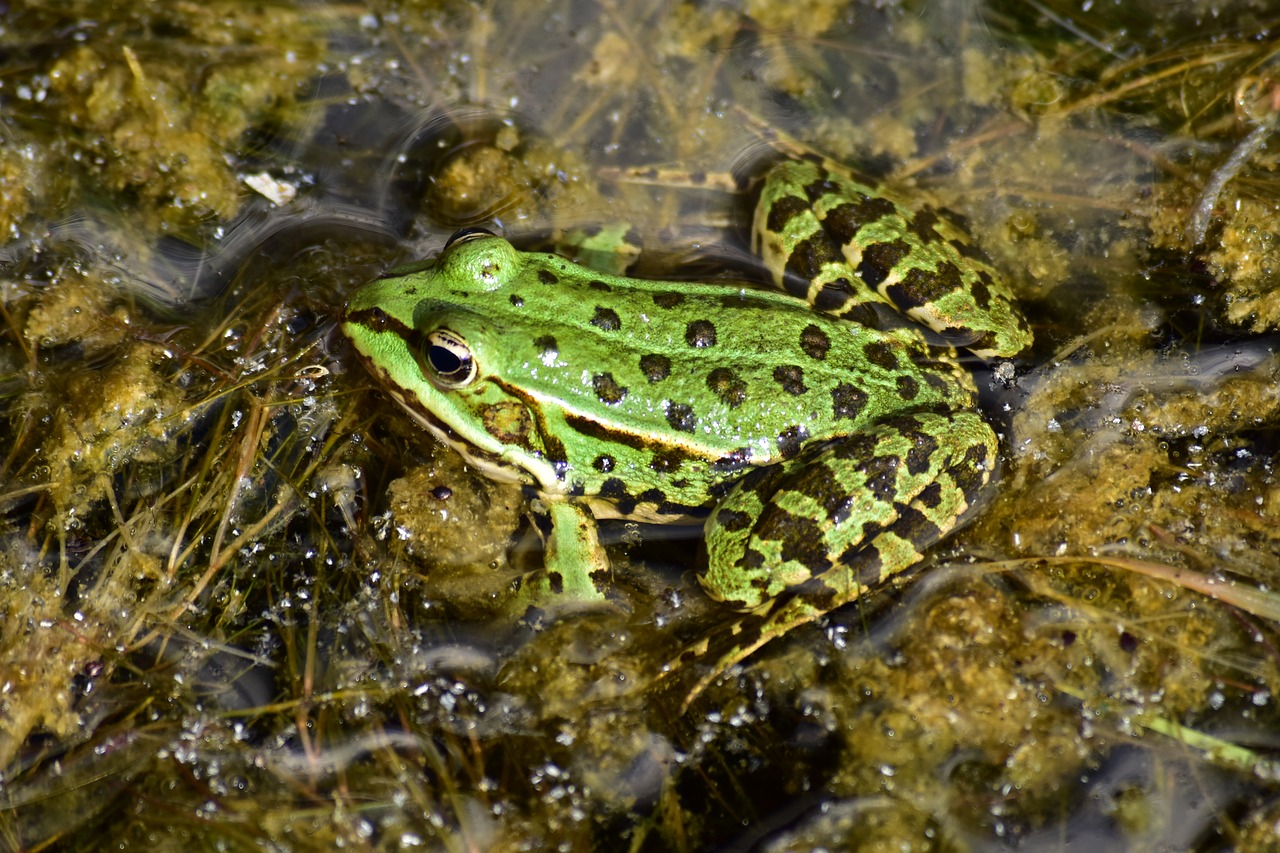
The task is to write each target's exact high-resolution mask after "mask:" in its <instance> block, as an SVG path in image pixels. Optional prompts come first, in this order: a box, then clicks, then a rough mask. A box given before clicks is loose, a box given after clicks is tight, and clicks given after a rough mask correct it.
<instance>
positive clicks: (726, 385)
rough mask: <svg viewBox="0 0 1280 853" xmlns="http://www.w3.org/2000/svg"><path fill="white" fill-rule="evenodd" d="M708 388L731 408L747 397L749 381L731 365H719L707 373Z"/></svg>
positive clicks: (740, 403) (739, 404) (734, 407)
mask: <svg viewBox="0 0 1280 853" xmlns="http://www.w3.org/2000/svg"><path fill="white" fill-rule="evenodd" d="M707 388H708V389H710V391H711V393H713V394H715V395H716V397H717V398H719V400H720V402H722V403H724V404H725V405H726V406H728V407H729V408H731V409H736V408H738V407H739V406H741V405H742V402H743V401H744V400H746V399H747V383H746V382H744V381H743V379H742V377H741V376H739V375H738V372H737V371H736V370H734V369H733V368H731V367H717V368H716V369H715V370H713V371H711V372H710V373H708V374H707Z"/></svg>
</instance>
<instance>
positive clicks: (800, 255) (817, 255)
mask: <svg viewBox="0 0 1280 853" xmlns="http://www.w3.org/2000/svg"><path fill="white" fill-rule="evenodd" d="M843 259H844V255H842V254H841V252H840V248H839V247H838V246H837V245H836V244H835V242H834V241H833V240H832V239H831V238H830V237H828V236H827V233H826V232H825V231H817V232H815V233H814V234H812V235H811V236H810V237H809V238H808V239H807V240H801V241H800V242H799V243H797V244H796V247H795V249H793V250H792V252H791V255H790V256H789V257H788V258H787V264H786V272H787V274H788V275H790V276H794V277H795V278H797V279H799V280H800V281H802V282H805V285H806V288H807V286H808V282H810V281H813V279H814V278H816V277H817V275H818V273H820V272H822V268H823V267H824V266H826V265H827V264H831V263H838V262H840V261H842V260H843Z"/></svg>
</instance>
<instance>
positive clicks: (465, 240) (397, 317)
mask: <svg viewBox="0 0 1280 853" xmlns="http://www.w3.org/2000/svg"><path fill="white" fill-rule="evenodd" d="M521 263H522V258H521V255H520V253H518V252H516V251H515V250H514V249H513V248H512V247H511V244H510V243H508V242H507V241H506V240H503V239H502V238H500V237H495V236H494V235H492V234H489V233H488V232H460V233H459V234H457V235H455V236H454V238H453V239H452V240H451V241H450V242H449V244H448V245H446V247H445V249H444V250H443V251H442V252H441V253H440V255H439V256H438V257H436V258H435V259H434V260H432V261H427V262H423V263H418V264H413V265H409V266H405V267H399V268H397V269H395V270H393V271H391V272H390V273H388V274H387V275H386V276H384V277H383V278H380V279H378V280H377V281H374V282H371V283H370V284H368V285H366V286H364V287H362V288H361V289H360V290H358V291H357V292H356V293H354V294H352V296H351V299H350V301H349V302H348V303H347V307H346V310H345V311H344V313H343V318H342V330H343V332H345V333H346V335H347V337H348V338H349V339H350V340H351V342H352V344H353V345H354V347H355V349H356V352H357V353H358V354H359V355H360V357H361V360H362V361H364V362H365V364H366V366H367V367H368V368H369V371H370V373H372V374H373V376H374V377H375V378H376V379H377V380H378V381H379V382H380V383H381V384H382V385H383V386H384V387H385V388H386V389H387V391H388V392H390V394H391V395H392V396H393V397H394V398H395V399H396V400H397V401H398V402H399V403H400V404H401V405H402V406H403V407H404V408H405V409H406V410H407V411H408V412H409V413H410V414H412V415H413V416H414V418H415V419H416V420H417V421H418V422H419V423H421V424H422V425H423V426H425V427H427V428H428V429H429V430H431V432H433V433H434V434H435V435H436V436H437V437H439V438H440V439H441V440H443V441H445V442H446V443H448V444H450V445H452V446H453V447H455V448H457V449H459V450H461V451H462V452H463V454H464V455H465V456H467V458H468V459H469V460H470V461H471V462H472V463H473V464H476V465H478V466H480V467H482V468H484V469H486V470H487V471H488V472H489V473H490V475H491V476H504V477H505V478H507V479H511V478H512V476H513V472H519V471H524V472H527V473H528V474H531V475H532V476H533V478H534V479H536V480H539V481H554V480H555V474H554V473H553V471H552V470H551V468H550V467H549V465H550V463H548V461H547V456H548V453H547V449H546V448H545V447H543V444H544V441H543V438H542V436H541V435H540V432H539V430H538V428H537V423H536V418H535V417H534V416H533V414H532V413H531V411H530V406H529V402H528V401H527V400H526V399H524V398H523V397H522V396H521V395H520V394H519V393H518V392H517V391H515V390H514V389H513V388H512V387H511V386H510V384H509V383H506V382H503V381H502V375H503V372H504V371H503V369H502V362H501V358H502V357H503V355H502V353H503V347H502V344H503V338H504V336H506V335H507V334H508V332H507V331H505V330H504V329H499V328H498V327H497V326H496V325H495V323H496V322H498V320H496V319H495V318H494V317H492V316H490V315H491V314H492V313H493V312H492V310H491V309H490V310H485V309H484V308H483V307H482V305H481V304H477V303H475V302H474V300H480V302H484V301H485V294H491V293H492V291H495V290H498V289H499V288H501V287H502V286H503V285H504V284H505V283H506V282H508V281H509V280H511V279H512V278H513V277H515V276H517V275H518V274H519V271H520V265H521ZM489 298H490V299H492V298H493V297H492V296H490V297H489ZM500 298H504V297H500ZM553 455H562V454H553ZM544 469H545V470H544Z"/></svg>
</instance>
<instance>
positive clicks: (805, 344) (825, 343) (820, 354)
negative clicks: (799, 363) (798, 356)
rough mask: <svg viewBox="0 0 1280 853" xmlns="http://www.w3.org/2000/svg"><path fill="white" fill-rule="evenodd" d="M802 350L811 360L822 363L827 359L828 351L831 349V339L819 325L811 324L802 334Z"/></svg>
mask: <svg viewBox="0 0 1280 853" xmlns="http://www.w3.org/2000/svg"><path fill="white" fill-rule="evenodd" d="M800 349H801V350H803V351H804V354H805V355H807V356H809V358H812V359H816V360H817V361H822V360H823V359H824V358H826V357H827V350H829V349H831V338H830V337H829V336H828V335H827V333H826V332H824V331H822V329H820V328H818V326H817V325H815V324H813V323H810V324H809V325H807V326H805V327H804V329H803V330H802V331H801V332H800Z"/></svg>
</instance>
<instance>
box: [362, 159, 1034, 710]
mask: <svg viewBox="0 0 1280 853" xmlns="http://www.w3.org/2000/svg"><path fill="white" fill-rule="evenodd" d="M753 244H754V249H755V251H756V253H757V254H758V255H759V258H760V260H761V261H762V263H763V265H764V267H765V268H766V269H767V270H768V271H769V274H770V275H771V277H772V279H773V281H774V283H775V284H776V287H775V288H770V287H767V286H763V285H752V284H748V283H743V282H738V281H728V280H712V281H707V282H690V281H652V280H644V279H637V278H628V277H625V276H621V275H611V274H606V273H603V272H599V271H595V270H592V269H589V268H586V267H584V266H581V265H578V264H576V263H574V262H572V261H570V260H567V259H565V258H563V257H560V256H557V255H551V254H536V253H530V252H523V251H519V250H517V249H515V248H514V247H513V246H512V245H511V244H510V243H509V242H508V241H507V240H505V239H503V238H501V237H498V236H495V235H493V234H491V233H489V232H488V231H483V230H479V229H469V230H465V231H462V232H459V233H458V234H456V235H454V237H453V238H452V239H451V240H450V241H449V242H448V243H447V244H446V245H445V247H444V249H443V250H442V251H441V252H440V254H439V255H438V256H436V257H435V258H433V259H430V260H427V261H422V262H419V263H414V264H410V265H407V266H402V267H399V268H397V269H393V270H391V271H390V272H388V273H387V274H386V275H385V276H384V277H382V278H380V279H379V280H377V281H374V282H372V283H371V284H368V285H366V286H364V287H363V288H361V289H360V290H359V291H357V292H356V293H355V294H354V295H353V296H352V297H351V300H350V302H349V303H348V304H347V307H346V311H345V314H344V316H343V320H342V329H343V331H344V332H345V333H346V335H347V336H348V337H349V338H350V339H351V342H352V344H353V345H354V346H355V349H356V351H357V352H358V353H359V355H360V357H361V358H362V360H363V361H364V362H365V363H366V365H367V366H368V368H369V370H370V372H371V373H372V374H373V376H374V377H375V378H376V379H377V380H378V381H379V382H380V383H381V384H382V385H383V386H384V387H385V388H386V390H387V391H388V392H389V393H390V394H391V396H392V397H393V398H395V400H396V401H397V402H398V403H399V404H400V405H401V406H403V407H404V408H405V409H406V410H407V411H408V412H409V413H410V414H411V415H412V416H413V417H414V418H415V419H416V420H417V421H419V422H420V423H421V424H422V425H423V426H424V427H426V428H427V429H428V430H430V431H431V432H432V433H433V434H434V435H435V436H437V437H438V438H439V439H441V440H442V441H444V442H445V443H447V444H449V445H451V446H452V447H454V448H456V449H457V450H459V451H460V452H461V453H462V454H463V455H464V456H465V457H466V458H467V460H468V461H469V462H470V463H472V464H473V465H475V466H476V467H477V468H479V469H480V470H481V471H483V472H485V473H486V474H487V475H488V476H490V477H492V478H493V479H496V480H507V481H517V482H520V483H523V484H526V485H528V486H530V487H532V489H533V490H534V491H535V492H536V494H537V498H538V501H539V502H540V508H542V509H545V511H546V512H547V513H548V514H549V515H550V521H551V532H550V534H549V535H548V542H547V553H546V555H545V571H544V572H541V573H538V574H536V575H534V576H531V578H530V579H526V583H525V588H524V589H523V590H522V591H521V592H522V596H523V598H522V600H526V601H530V602H537V601H548V600H570V601H588V602H590V601H600V600H603V598H604V596H605V594H606V592H607V590H608V586H609V563H608V558H607V556H606V555H605V553H604V551H603V548H602V547H601V545H600V542H599V540H598V538H597V533H596V520H597V519H601V518H623V519H629V520H634V521H640V522H653V523H671V522H681V521H690V520H693V521H701V522H703V524H704V525H705V526H704V530H705V537H706V550H707V560H706V565H705V568H704V569H703V570H702V571H701V574H700V576H699V579H700V580H701V583H702V585H703V587H704V588H705V589H706V591H707V593H708V594H709V595H710V596H712V597H713V598H715V599H719V600H721V601H724V602H727V603H729V604H731V605H732V606H734V607H736V608H739V609H741V610H743V611H746V614H745V615H743V616H740V617H738V618H737V619H736V620H734V621H732V622H730V623H729V624H728V625H727V626H725V627H723V628H722V630H721V631H719V632H718V634H716V635H715V636H716V637H718V638H719V642H713V638H712V635H708V639H707V640H706V641H703V642H700V643H699V645H698V647H696V648H692V649H689V650H688V651H687V652H686V654H685V655H682V656H681V658H680V659H678V660H677V661H674V662H673V663H678V662H680V661H682V660H684V659H685V658H686V657H688V656H699V655H704V654H708V653H714V654H715V655H716V660H715V663H714V665H713V667H712V670H711V672H710V673H708V674H707V675H706V676H704V677H703V679H702V680H701V681H700V682H699V685H698V687H697V688H696V690H700V689H701V688H702V687H705V686H706V684H707V683H709V681H710V679H711V678H713V677H715V676H716V675H717V674H718V673H720V672H721V671H723V670H724V669H725V668H727V667H728V666H730V665H732V664H733V663H736V662H737V661H740V660H742V659H743V658H745V657H746V656H748V655H749V654H751V653H752V652H753V651H754V650H756V649H757V648H759V647H760V646H762V645H763V644H764V643H766V642H768V641H769V640H770V639H772V638H774V637H777V636H780V635H781V634H784V633H785V632H787V631H789V630H791V629H792V628H794V627H795V626H797V625H800V624H803V623H805V622H809V621H811V620H813V619H816V618H818V617H819V616H821V615H823V614H825V613H827V612H829V611H831V610H833V609H834V608H837V607H840V606H841V605H843V604H846V603H849V602H851V601H854V600H855V599H857V597H858V595H859V594H860V592H861V591H862V590H864V589H866V588H868V587H870V586H873V585H875V584H879V583H882V582H884V581H885V580H886V579H887V578H889V577H891V576H893V575H894V574H895V573H898V572H901V571H902V570H903V569H905V568H907V567H908V566H911V565H912V564H913V563H916V562H917V561H919V560H920V559H921V557H922V553H923V551H924V550H925V549H926V548H928V547H929V546H930V545H931V544H933V543H934V542H936V541H937V540H938V539H940V538H941V537H943V536H945V535H946V534H947V533H948V532H950V531H951V530H953V529H954V528H955V527H956V526H957V523H958V522H959V521H960V520H961V518H962V517H963V516H964V515H965V513H966V510H967V509H969V508H970V507H971V506H973V505H974V503H975V500H976V498H977V496H978V494H979V491H980V490H981V489H982V487H983V486H984V485H985V484H986V483H987V481H988V479H989V478H990V476H991V473H992V470H993V468H994V466H995V462H996V453H997V440H996V435H995V432H994V431H993V430H992V428H991V427H990V426H989V425H988V424H987V423H986V421H985V420H984V419H983V418H982V416H981V415H980V414H979V412H978V411H977V407H976V398H977V392H976V388H975V385H974V381H973V378H972V377H971V376H970V374H969V373H968V371H967V370H965V369H964V368H963V367H962V366H961V364H960V362H959V359H958V355H957V352H956V348H957V347H961V348H964V349H967V350H969V351H970V352H971V353H973V354H974V355H976V356H978V357H980V358H984V359H990V358H996V357H1010V356H1014V355H1016V354H1017V353H1019V352H1021V351H1022V350H1024V349H1025V348H1026V347H1027V346H1028V345H1029V344H1030V343H1031V332H1030V330H1029V328H1028V325H1027V322H1026V321H1025V319H1024V318H1023V317H1022V316H1021V315H1020V314H1019V312H1018V310H1017V308H1016V307H1015V305H1014V302H1013V299H1012V296H1011V294H1010V292H1009V290H1008V288H1007V286H1006V285H1005V283H1004V282H1003V280H1002V279H1001V278H1000V276H999V275H998V274H997V273H996V272H995V270H994V269H993V268H992V266H991V264H990V262H989V260H988V259H987V258H986V256H985V255H984V254H983V253H982V252H981V251H980V250H979V249H977V248H976V247H975V246H973V245H972V243H971V242H970V240H969V238H968V236H967V234H966V233H965V232H964V230H963V229H962V228H961V227H959V226H958V225H957V224H956V223H955V222H953V221H952V220H950V219H948V218H946V216H945V215H944V214H943V213H942V212H940V211H939V210H937V209H935V208H933V207H930V206H928V205H921V206H912V205H910V204H908V203H907V202H906V200H904V199H901V198H898V197H896V196H894V195H892V194H889V193H887V192H886V191H884V190H883V189H880V188H878V187H876V186H874V185H872V184H871V183H869V182H866V181H863V180H861V179H859V178H857V177H855V176H854V175H852V174H851V173H850V172H848V171H846V170H844V169H842V168H841V167H839V166H837V165H836V164H833V163H831V162H829V161H826V160H822V159H820V158H816V157H815V158H809V159H793V160H785V161H782V162H780V163H777V164H776V165H774V166H773V167H772V168H771V169H770V170H769V171H768V173H767V174H766V175H765V177H764V178H763V180H762V182H761V190H760V196H759V202H758V204H757V206H756V210H755V217H754V227H753Z"/></svg>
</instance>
